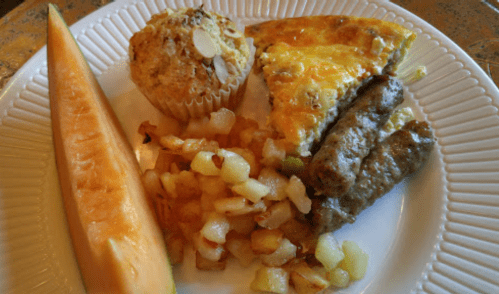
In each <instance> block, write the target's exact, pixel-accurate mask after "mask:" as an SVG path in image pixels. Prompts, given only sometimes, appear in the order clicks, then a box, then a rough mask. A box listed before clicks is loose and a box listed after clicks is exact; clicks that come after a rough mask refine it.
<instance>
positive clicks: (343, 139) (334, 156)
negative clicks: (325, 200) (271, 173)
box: [308, 75, 404, 197]
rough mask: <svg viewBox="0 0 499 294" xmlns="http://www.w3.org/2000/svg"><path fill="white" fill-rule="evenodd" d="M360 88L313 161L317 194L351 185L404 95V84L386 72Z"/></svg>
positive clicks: (336, 193)
mask: <svg viewBox="0 0 499 294" xmlns="http://www.w3.org/2000/svg"><path fill="white" fill-rule="evenodd" d="M359 92H360V93H359V95H358V97H357V99H355V100H354V101H353V103H352V106H351V107H350V108H348V109H347V110H345V111H344V112H343V113H342V114H341V116H340V118H339V119H338V121H337V122H336V123H335V124H334V125H333V127H332V129H331V130H330V131H328V132H327V134H326V138H325V139H324V142H323V143H322V144H321V145H320V149H319V151H317V153H315V154H314V156H313V159H312V161H311V163H310V165H309V173H308V174H309V175H310V179H311V180H312V183H311V184H312V185H313V187H314V188H315V194H316V195H319V194H325V196H327V197H339V196H341V195H343V194H344V193H346V192H347V191H348V190H349V189H350V187H351V186H352V185H353V184H354V183H355V180H356V178H357V174H358V173H359V170H360V165H361V163H362V162H363V159H364V158H365V157H366V156H367V155H368V154H369V152H370V151H371V149H372V148H373V147H374V146H375V145H376V144H377V143H378V137H379V134H380V131H379V130H380V129H381V128H382V127H383V126H384V125H385V124H386V123H387V121H388V120H389V118H390V116H391V115H392V113H393V112H394V110H395V107H397V106H398V105H399V104H400V103H402V101H403V99H404V97H403V89H402V84H401V83H400V82H399V81H397V80H396V79H395V78H392V77H389V76H386V75H385V76H375V77H373V79H372V80H371V81H370V82H369V83H368V84H367V85H366V86H365V87H363V88H362V89H361V90H360V91H359Z"/></svg>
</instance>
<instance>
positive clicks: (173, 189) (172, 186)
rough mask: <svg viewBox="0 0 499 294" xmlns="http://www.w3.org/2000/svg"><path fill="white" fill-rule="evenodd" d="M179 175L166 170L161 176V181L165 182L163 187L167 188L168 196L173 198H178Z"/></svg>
mask: <svg viewBox="0 0 499 294" xmlns="http://www.w3.org/2000/svg"><path fill="white" fill-rule="evenodd" d="M176 179H177V175H176V174H172V173H169V172H166V173H164V174H162V175H161V176H160V180H161V183H162V184H163V188H164V189H165V191H166V193H167V194H168V196H170V197H172V198H177V197H178V194H177V184H176Z"/></svg>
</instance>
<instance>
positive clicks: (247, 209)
mask: <svg viewBox="0 0 499 294" xmlns="http://www.w3.org/2000/svg"><path fill="white" fill-rule="evenodd" d="M242 198H244V197H242ZM244 199H246V198H244ZM266 209H267V205H266V204H265V201H260V202H258V203H255V204H250V203H249V201H246V204H245V205H244V207H243V208H241V209H238V210H232V211H227V212H226V213H225V214H226V215H228V216H237V215H245V214H248V213H258V212H262V211H265V210H266Z"/></svg>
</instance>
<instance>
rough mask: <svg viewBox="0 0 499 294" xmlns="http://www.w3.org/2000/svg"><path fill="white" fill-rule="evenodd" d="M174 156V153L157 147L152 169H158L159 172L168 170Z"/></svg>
mask: <svg viewBox="0 0 499 294" xmlns="http://www.w3.org/2000/svg"><path fill="white" fill-rule="evenodd" d="M175 157H176V155H175V154H172V153H171V152H169V151H168V150H163V149H159V150H158V157H157V159H156V164H155V165H154V169H156V170H158V171H160V173H164V172H167V171H170V166H171V165H172V163H173V162H174V160H175Z"/></svg>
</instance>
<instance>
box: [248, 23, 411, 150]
mask: <svg viewBox="0 0 499 294" xmlns="http://www.w3.org/2000/svg"><path fill="white" fill-rule="evenodd" d="M245 32H246V35H247V36H248V37H252V38H254V39H255V41H254V42H255V46H256V47H257V52H256V56H257V57H256V58H257V62H258V64H259V66H260V67H262V70H263V76H264V79H265V82H266V84H267V86H268V88H269V91H270V96H271V103H272V112H271V114H270V118H269V120H270V125H271V126H272V127H273V128H274V129H276V131H277V132H278V133H279V134H280V137H281V139H282V141H283V144H284V146H285V148H286V150H287V151H288V153H297V154H299V155H301V156H308V155H310V154H311V152H310V150H311V148H312V146H313V145H314V143H317V142H318V141H320V140H321V138H322V136H323V132H324V130H325V129H326V127H327V126H328V125H329V124H330V123H331V122H333V121H334V120H335V119H336V118H337V117H338V114H339V112H340V110H342V109H343V108H345V107H346V106H347V105H348V104H349V103H350V102H351V101H352V100H353V99H354V98H355V96H356V91H357V89H358V88H359V87H360V86H362V85H364V84H365V83H366V82H368V81H369V80H370V79H371V77H372V76H374V75H381V74H390V75H392V74H394V72H395V70H396V69H397V66H398V64H399V63H400V62H401V60H402V59H403V58H404V57H405V55H406V54H407V52H408V50H409V48H410V46H411V45H412V43H413V41H414V39H415V37H416V35H415V34H414V33H413V32H412V31H410V30H407V29H405V28H403V27H402V26H400V25H397V24H394V23H390V22H386V21H381V20H377V19H367V18H358V17H352V16H338V15H328V16H308V17H299V18H289V19H280V20H272V21H268V22H264V23H260V24H256V25H252V26H249V27H247V28H246V30H245Z"/></svg>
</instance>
